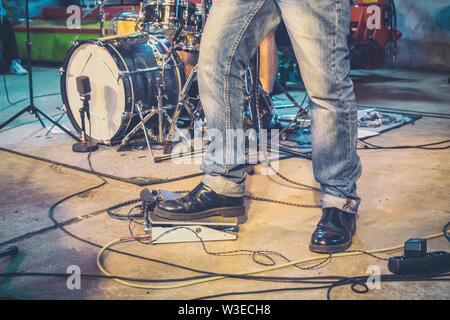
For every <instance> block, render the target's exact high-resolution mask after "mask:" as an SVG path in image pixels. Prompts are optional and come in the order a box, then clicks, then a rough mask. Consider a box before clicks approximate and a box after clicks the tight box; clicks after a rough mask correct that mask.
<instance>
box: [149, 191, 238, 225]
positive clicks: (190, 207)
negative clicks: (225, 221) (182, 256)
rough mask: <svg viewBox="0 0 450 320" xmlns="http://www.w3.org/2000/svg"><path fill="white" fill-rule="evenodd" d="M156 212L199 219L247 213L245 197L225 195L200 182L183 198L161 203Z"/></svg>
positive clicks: (162, 214) (171, 216)
mask: <svg viewBox="0 0 450 320" xmlns="http://www.w3.org/2000/svg"><path fill="white" fill-rule="evenodd" d="M155 214H156V215H157V216H158V217H161V218H165V219H171V220H198V219H203V218H207V217H211V216H222V217H239V216H242V215H244V214H245V206H244V197H227V196H223V195H220V194H217V193H215V192H214V191H213V190H212V189H211V188H209V187H208V186H206V185H204V184H203V183H200V184H199V185H198V186H197V187H195V189H194V190H192V191H191V192H189V193H188V194H187V195H185V196H183V197H181V198H178V199H175V200H165V201H162V202H161V203H159V204H158V206H157V207H156V209H155Z"/></svg>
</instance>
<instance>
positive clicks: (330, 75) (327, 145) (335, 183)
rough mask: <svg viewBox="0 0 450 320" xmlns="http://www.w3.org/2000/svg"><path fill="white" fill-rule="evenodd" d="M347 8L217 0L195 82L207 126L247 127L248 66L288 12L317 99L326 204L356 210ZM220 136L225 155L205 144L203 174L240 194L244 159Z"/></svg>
mask: <svg viewBox="0 0 450 320" xmlns="http://www.w3.org/2000/svg"><path fill="white" fill-rule="evenodd" d="M350 10H351V4H350V1H349V0H214V2H213V6H212V8H211V11H210V14H209V16H208V21H207V24H206V27H205V30H204V34H203V36H202V42H201V47H200V57H199V65H198V66H199V69H198V84H199V90H200V98H201V100H202V104H203V107H204V110H205V115H206V120H207V124H208V129H213V130H215V131H218V132H222V133H224V135H225V132H228V131H230V130H239V129H242V127H243V108H244V101H245V96H246V93H245V90H244V87H245V69H246V66H248V64H249V63H250V60H251V58H252V57H253V56H254V55H255V53H256V50H257V49H258V47H259V45H260V43H261V41H262V40H263V39H264V38H265V36H266V35H267V34H268V33H270V32H271V31H273V30H275V28H276V27H277V26H278V24H279V23H280V21H281V19H283V21H284V23H285V25H286V28H287V31H288V34H289V37H290V39H291V42H292V45H293V48H294V51H295V54H296V57H297V60H298V63H299V66H300V71H301V75H302V78H303V81H304V83H305V87H306V90H307V92H308V95H309V97H310V99H311V101H312V105H311V114H310V116H311V136H312V137H311V139H312V163H313V170H314V177H315V179H316V181H317V182H318V183H320V185H321V190H322V200H321V206H322V208H327V207H337V208H340V209H343V210H345V211H347V212H351V213H357V210H358V206H359V203H360V198H359V196H358V195H357V193H356V181H357V179H358V178H359V176H360V175H361V163H360V160H359V157H358V155H357V152H356V145H357V130H358V128H357V125H358V118H357V109H356V102H355V95H354V91H353V83H352V81H351V79H350V77H349V72H350V61H349V50H348V47H347V37H348V33H349V30H350ZM223 140H224V152H223V157H217V155H214V150H211V149H213V147H212V146H210V147H209V148H208V150H207V152H206V155H205V157H204V159H203V162H202V165H201V168H202V170H203V171H204V173H205V175H204V177H203V180H202V182H203V183H204V184H206V185H207V186H209V187H210V188H212V189H213V190H214V191H215V192H217V193H219V194H223V195H227V196H242V195H243V193H244V189H245V178H246V174H245V166H244V165H243V164H242V163H236V162H235V161H233V157H232V156H231V154H232V153H233V152H234V150H233V147H232V146H230V145H228V144H227V143H226V142H225V141H226V139H223ZM240 142H241V143H243V142H242V141H240ZM238 143H239V142H238ZM215 145H216V146H217V144H215Z"/></svg>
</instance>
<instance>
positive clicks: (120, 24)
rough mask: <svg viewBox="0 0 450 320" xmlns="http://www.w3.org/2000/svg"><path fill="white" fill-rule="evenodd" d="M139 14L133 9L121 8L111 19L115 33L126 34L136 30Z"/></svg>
mask: <svg viewBox="0 0 450 320" xmlns="http://www.w3.org/2000/svg"><path fill="white" fill-rule="evenodd" d="M138 23H139V14H137V13H136V12H134V11H128V10H122V11H121V12H119V13H118V14H117V15H116V16H115V17H114V18H113V19H112V24H113V29H114V33H115V34H126V33H132V32H135V31H137V25H138Z"/></svg>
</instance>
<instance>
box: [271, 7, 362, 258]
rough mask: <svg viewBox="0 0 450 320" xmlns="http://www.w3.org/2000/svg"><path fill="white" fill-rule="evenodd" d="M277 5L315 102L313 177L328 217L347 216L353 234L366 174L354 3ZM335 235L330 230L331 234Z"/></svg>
mask: <svg viewBox="0 0 450 320" xmlns="http://www.w3.org/2000/svg"><path fill="white" fill-rule="evenodd" d="M277 2H278V3H279V6H280V9H281V12H282V16H283V20H284V22H285V24H286V28H287V30H288V33H289V36H290V39H291V42H292V45H293V48H294V51H295V53H296V56H297V60H298V63H299V66H300V71H301V74H302V78H303V81H304V83H305V87H306V89H307V92H308V95H309V97H310V98H311V100H312V108H311V121H312V123H311V131H312V159H313V169H314V176H315V178H316V180H317V181H318V182H319V183H320V185H321V189H322V201H321V205H322V208H323V209H324V216H323V218H324V217H325V215H327V214H328V213H329V212H331V211H330V210H327V209H332V208H336V209H338V210H337V211H336V210H334V209H333V210H334V211H333V210H332V211H333V212H344V213H342V214H341V213H340V214H339V217H337V215H333V217H335V218H336V219H338V220H339V221H341V222H342V221H344V222H342V223H341V224H344V225H345V221H347V222H349V224H350V225H351V226H349V227H350V228H351V229H352V230H351V232H350V233H353V232H354V226H353V224H354V220H356V219H355V218H356V213H357V210H358V206H359V203H360V198H359V196H358V195H357V193H356V181H357V179H358V178H359V176H360V175H361V163H360V160H359V157H358V154H357V152H356V145H357V134H358V131H357V129H358V128H357V124H358V119H357V109H356V102H355V95H354V91H353V83H352V81H351V79H350V76H349V72H350V61H349V50H348V46H347V36H348V32H349V28H350V25H349V24H350V10H351V6H350V2H349V1H348V0H297V1H292V0H277ZM349 214H350V216H348V215H349ZM342 216H345V217H344V218H343V217H342ZM347 216H348V219H347ZM325 218H326V219H325V220H327V223H332V222H336V221H331V220H330V219H331V218H330V217H328V216H327V217H325ZM322 220H323V219H322ZM336 223H337V222H336ZM316 231H317V230H316ZM322 231H324V230H321V232H320V235H321V236H325V237H326V233H327V232H326V231H325V232H322ZM329 231H330V230H329ZM334 231H335V230H334ZM334 231H333V232H334ZM331 233H332V232H331V231H330V232H328V235H330V234H331ZM315 235H317V232H315ZM334 235H335V234H333V236H334ZM313 238H314V235H313ZM337 238H339V237H337ZM312 240H314V239H312ZM315 240H317V239H315ZM315 240H314V241H315ZM322 240H324V239H323V238H321V239H320V241H316V242H317V243H316V244H317V245H318V246H319V248H320V247H321V246H322V247H323V248H324V249H330V248H331V246H330V244H332V243H333V244H336V248H331V249H333V250H334V249H336V250H341V249H344V247H345V246H347V245H348V246H349V245H350V244H351V236H350V241H348V240H349V239H348V234H347V235H346V240H345V244H343V243H340V241H341V240H342V239H341V238H340V240H339V241H334V240H333V241H329V242H327V241H322ZM325 240H326V239H325ZM314 241H312V242H314ZM342 241H343V240H342ZM342 241H341V242H342ZM340 245H342V246H340ZM339 246H340V247H339ZM315 249H317V248H315ZM324 251H326V250H324Z"/></svg>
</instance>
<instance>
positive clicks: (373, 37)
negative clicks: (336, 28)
mask: <svg viewBox="0 0 450 320" xmlns="http://www.w3.org/2000/svg"><path fill="white" fill-rule="evenodd" d="M354 2H355V3H354V5H353V6H352V12H351V30H350V39H349V47H350V53H351V58H350V60H351V64H352V69H369V70H373V69H379V68H382V67H383V66H384V64H385V59H386V47H387V46H388V45H389V46H390V47H391V50H392V52H391V55H392V58H393V60H394V61H395V58H396V54H397V52H396V41H397V40H398V39H400V37H401V36H402V33H401V32H400V31H398V30H397V28H396V25H397V17H396V12H395V4H394V0H356V1H354ZM377 8H378V9H377Z"/></svg>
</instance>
